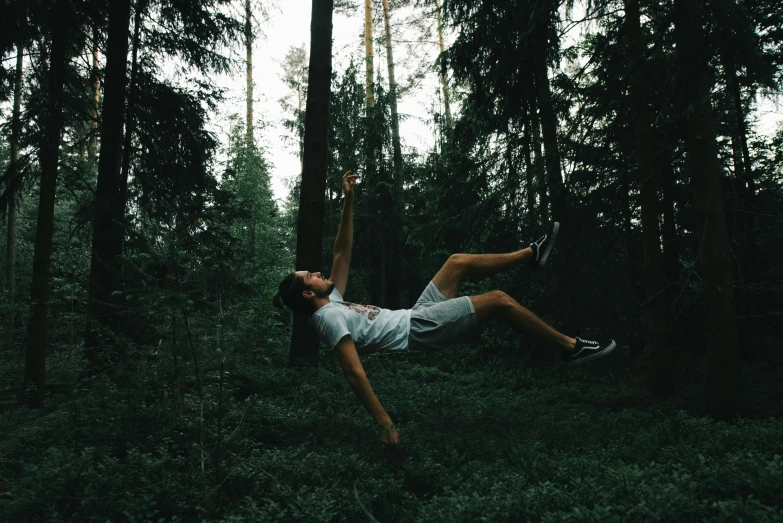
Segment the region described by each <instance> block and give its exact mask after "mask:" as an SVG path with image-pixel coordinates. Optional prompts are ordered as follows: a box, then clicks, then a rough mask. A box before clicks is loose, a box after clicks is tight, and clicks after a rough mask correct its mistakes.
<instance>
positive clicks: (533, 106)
mask: <svg viewBox="0 0 783 523" xmlns="http://www.w3.org/2000/svg"><path fill="white" fill-rule="evenodd" d="M530 129H531V130H532V131H533V172H534V174H535V183H536V184H537V185H538V198H539V219H540V220H541V222H546V221H547V220H548V219H549V193H548V192H547V183H546V176H545V174H544V154H543V152H542V151H541V123H540V120H539V118H538V104H537V103H536V100H535V97H533V98H531V100H530Z"/></svg>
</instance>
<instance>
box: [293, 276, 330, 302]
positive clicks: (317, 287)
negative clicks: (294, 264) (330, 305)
mask: <svg viewBox="0 0 783 523" xmlns="http://www.w3.org/2000/svg"><path fill="white" fill-rule="evenodd" d="M296 274H298V275H300V276H301V277H302V278H304V283H305V285H307V287H308V288H309V289H310V290H311V291H313V293H314V294H315V296H316V297H317V298H326V297H327V296H329V295H330V294H331V293H332V290H334V283H332V280H330V279H328V278H326V277H324V276H323V275H322V274H321V273H320V272H308V271H297V273H296Z"/></svg>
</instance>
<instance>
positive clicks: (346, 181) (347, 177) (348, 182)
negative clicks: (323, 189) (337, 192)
mask: <svg viewBox="0 0 783 523" xmlns="http://www.w3.org/2000/svg"><path fill="white" fill-rule="evenodd" d="M358 178H359V176H358V175H356V174H351V171H347V172H346V173H345V174H344V175H343V194H344V195H345V197H346V198H350V199H352V200H353V186H354V185H356V180H357V179H358Z"/></svg>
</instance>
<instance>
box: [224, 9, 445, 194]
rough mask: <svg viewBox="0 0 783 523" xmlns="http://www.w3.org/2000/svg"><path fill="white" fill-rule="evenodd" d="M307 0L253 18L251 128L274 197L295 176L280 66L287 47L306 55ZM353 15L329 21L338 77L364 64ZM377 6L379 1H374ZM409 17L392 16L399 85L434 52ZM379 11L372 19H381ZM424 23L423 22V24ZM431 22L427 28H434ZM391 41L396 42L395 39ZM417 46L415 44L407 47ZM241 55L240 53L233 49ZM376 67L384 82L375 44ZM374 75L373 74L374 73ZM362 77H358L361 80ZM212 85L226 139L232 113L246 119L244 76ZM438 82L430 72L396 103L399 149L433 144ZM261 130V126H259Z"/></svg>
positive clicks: (360, 21) (359, 19) (360, 14)
mask: <svg viewBox="0 0 783 523" xmlns="http://www.w3.org/2000/svg"><path fill="white" fill-rule="evenodd" d="M311 3H312V0H281V1H280V2H279V5H278V6H277V7H276V8H271V9H270V11H269V13H267V17H268V18H267V19H266V20H263V14H262V13H260V12H258V13H255V15H256V16H257V17H258V18H261V20H259V24H260V29H261V31H263V33H264V34H263V35H262V36H259V37H258V38H257V39H256V41H255V42H254V46H253V79H254V92H253V98H254V123H255V125H254V127H255V135H256V139H257V140H259V141H260V144H261V146H262V147H264V148H265V153H266V158H267V160H268V161H270V162H271V163H272V187H273V190H274V193H275V196H276V198H278V199H281V198H284V197H285V195H286V194H287V190H288V189H287V184H286V180H290V179H291V178H292V177H295V176H298V175H299V159H298V157H297V154H296V150H295V148H294V146H292V145H291V144H287V143H285V142H284V140H283V138H282V137H283V136H284V135H286V134H287V133H288V131H287V130H285V129H284V128H283V125H282V121H283V120H284V119H285V118H290V117H291V115H287V114H284V113H283V110H282V108H281V106H280V103H279V102H278V100H279V99H280V98H282V97H284V96H286V95H287V94H288V93H290V92H291V91H290V90H289V88H288V87H287V86H286V85H285V84H284V83H283V80H282V74H283V69H282V65H281V64H282V61H283V59H284V57H285V55H286V53H287V52H288V49H289V48H290V47H292V46H301V45H302V44H305V48H306V49H307V51H308V54H309V51H310V11H311ZM356 3H357V9H356V12H354V13H350V14H346V15H342V14H335V15H334V20H333V24H334V27H333V32H332V34H333V39H334V43H333V48H332V49H333V56H334V58H333V69H334V71H335V72H336V73H342V71H343V70H344V69H345V67H346V66H347V64H348V63H349V61H350V58H351V57H353V58H354V60H356V61H357V62H359V61H361V60H363V52H364V47H363V45H364V43H363V42H364V8H363V5H360V4H363V2H356ZM374 4H378V6H380V2H374ZM409 13H410V11H407V12H401V13H399V14H397V13H392V26H393V29H392V30H393V32H394V35H395V36H394V37H393V39H392V41H394V40H395V39H399V40H400V42H404V43H400V44H399V45H396V46H395V49H394V51H395V57H394V59H395V63H396V64H395V76H396V77H397V81H398V83H403V82H404V81H405V80H406V78H407V77H408V76H409V75H410V74H411V72H412V71H413V70H414V69H416V68H418V67H420V66H421V65H422V64H424V65H426V64H432V63H434V61H435V60H436V58H437V56H438V53H439V50H438V46H437V42H436V41H434V39H433V40H432V41H426V42H420V41H421V40H422V34H421V32H420V30H417V29H415V28H410V27H404V26H403V24H401V23H395V22H397V21H398V20H400V21H402V20H404V19H405V18H406V16H407V15H408V14H409ZM380 14H381V13H380V12H378V13H377V14H376V17H377V16H380ZM425 23H427V22H426V21H425ZM434 23H435V22H434V20H432V26H433V27H434ZM374 36H375V38H376V39H378V38H379V37H382V36H383V24H380V23H377V24H376V26H375V27H374ZM395 37H396V38H395ZM413 41H416V42H417V43H416V44H411V43H409V42H413ZM237 49H238V51H237V52H239V51H241V52H242V53H244V50H243V49H240V48H239V47H238V48H237ZM374 54H375V67H376V69H377V68H381V71H380V72H381V74H382V75H383V78H387V76H388V75H387V73H386V67H387V65H386V54H385V50H384V49H383V48H381V47H380V46H379V45H377V44H376V48H375V53H374ZM376 75H377V71H376ZM361 78H363V75H362V77H361ZM216 84H217V85H220V86H222V87H225V88H227V89H228V91H227V93H226V101H225V102H224V103H223V105H222V106H221V108H220V112H219V114H217V115H214V116H213V120H212V122H213V125H214V126H215V129H214V130H215V131H216V132H217V133H218V134H219V135H220V136H221V138H222V139H224V140H225V137H226V136H227V135H228V131H229V121H228V117H229V115H231V114H232V113H235V114H239V115H241V117H242V120H243V121H244V118H245V116H244V115H245V108H246V105H245V75H244V70H242V71H239V72H238V73H237V74H235V75H233V76H222V77H219V78H217V79H216ZM437 90H438V82H437V77H436V76H435V74H434V73H432V74H430V75H429V77H428V78H425V79H424V80H423V81H422V82H421V85H420V86H419V87H418V88H417V89H415V90H414V91H412V92H409V93H408V94H407V95H406V96H405V97H403V98H402V99H400V101H399V111H400V114H401V115H403V116H404V118H403V121H402V122H401V125H400V134H401V135H402V142H403V147H404V148H405V147H407V148H415V149H418V150H420V151H426V150H427V149H428V148H431V147H432V145H433V144H434V137H433V136H432V129H431V126H429V125H428V124H427V122H426V121H427V119H428V118H430V116H429V114H430V113H431V106H432V104H434V103H437V92H438V91H437ZM261 125H263V127H259V126H261Z"/></svg>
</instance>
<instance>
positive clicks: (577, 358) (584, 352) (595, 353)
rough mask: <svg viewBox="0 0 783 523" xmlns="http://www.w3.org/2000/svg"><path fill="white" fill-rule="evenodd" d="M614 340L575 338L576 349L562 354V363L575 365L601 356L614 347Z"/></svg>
mask: <svg viewBox="0 0 783 523" xmlns="http://www.w3.org/2000/svg"><path fill="white" fill-rule="evenodd" d="M615 345H616V344H615V342H614V340H606V341H590V340H583V339H582V338H576V349H574V351H573V352H567V353H565V354H563V363H565V364H566V365H577V364H579V363H584V362H586V361H592V360H597V359H598V358H603V357H604V356H606V355H607V354H609V353H610V352H612V351H613V350H614V348H615Z"/></svg>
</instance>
